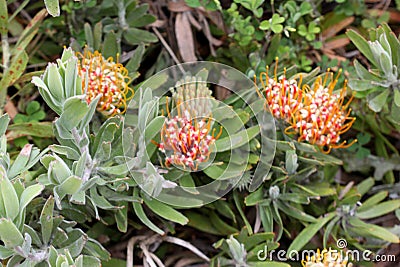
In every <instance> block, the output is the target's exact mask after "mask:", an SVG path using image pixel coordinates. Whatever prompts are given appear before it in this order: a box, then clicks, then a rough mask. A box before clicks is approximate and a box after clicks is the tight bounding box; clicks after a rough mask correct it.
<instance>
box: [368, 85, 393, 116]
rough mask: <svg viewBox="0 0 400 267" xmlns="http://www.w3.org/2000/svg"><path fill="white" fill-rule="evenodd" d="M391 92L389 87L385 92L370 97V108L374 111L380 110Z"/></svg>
mask: <svg viewBox="0 0 400 267" xmlns="http://www.w3.org/2000/svg"><path fill="white" fill-rule="evenodd" d="M389 93H390V91H389V89H385V90H384V91H383V92H380V93H379V94H377V95H374V96H372V99H368V106H369V108H370V109H372V110H373V111H374V112H380V111H381V110H382V108H383V106H384V105H385V104H386V101H387V98H388V96H389Z"/></svg>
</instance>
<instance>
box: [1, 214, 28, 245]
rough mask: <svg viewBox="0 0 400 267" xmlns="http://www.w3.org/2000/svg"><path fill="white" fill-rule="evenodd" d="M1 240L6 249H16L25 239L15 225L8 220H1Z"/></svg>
mask: <svg viewBox="0 0 400 267" xmlns="http://www.w3.org/2000/svg"><path fill="white" fill-rule="evenodd" d="M0 239H1V241H2V242H4V244H5V246H6V248H14V247H16V246H21V245H22V243H24V237H23V236H22V234H21V232H20V231H19V230H18V228H17V227H16V226H15V224H14V223H13V222H12V221H11V220H10V219H6V218H1V219H0Z"/></svg>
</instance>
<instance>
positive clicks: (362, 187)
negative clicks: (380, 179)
mask: <svg viewBox="0 0 400 267" xmlns="http://www.w3.org/2000/svg"><path fill="white" fill-rule="evenodd" d="M374 184H375V180H374V179H373V178H371V177H369V178H368V179H365V180H364V181H362V182H361V183H359V184H358V185H357V192H358V193H360V195H361V196H363V195H365V194H366V193H367V192H368V191H369V190H370V189H371V188H372V187H373V186H374Z"/></svg>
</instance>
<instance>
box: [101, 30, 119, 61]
mask: <svg viewBox="0 0 400 267" xmlns="http://www.w3.org/2000/svg"><path fill="white" fill-rule="evenodd" d="M118 52H119V49H118V41H117V35H116V34H115V33H114V32H113V31H111V32H109V33H107V34H106V36H105V38H104V43H103V49H102V54H103V56H104V58H106V59H107V58H109V57H112V58H116V56H117V54H118Z"/></svg>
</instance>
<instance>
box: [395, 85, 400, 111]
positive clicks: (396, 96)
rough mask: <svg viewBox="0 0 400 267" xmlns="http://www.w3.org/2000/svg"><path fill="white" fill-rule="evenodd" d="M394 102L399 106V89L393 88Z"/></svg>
mask: <svg viewBox="0 0 400 267" xmlns="http://www.w3.org/2000/svg"><path fill="white" fill-rule="evenodd" d="M394 103H395V104H396V106H398V107H400V89H398V88H397V89H394Z"/></svg>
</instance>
